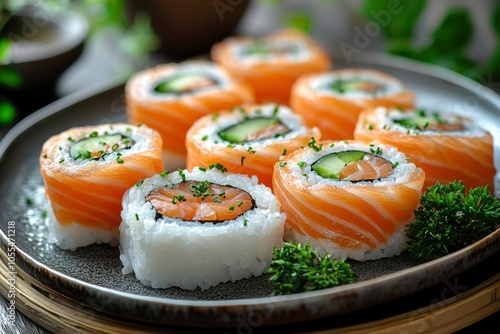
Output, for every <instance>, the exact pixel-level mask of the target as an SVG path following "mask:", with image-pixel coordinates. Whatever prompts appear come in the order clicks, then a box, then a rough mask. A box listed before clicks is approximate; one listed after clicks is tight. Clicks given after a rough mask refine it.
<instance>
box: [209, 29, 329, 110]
mask: <svg viewBox="0 0 500 334" xmlns="http://www.w3.org/2000/svg"><path fill="white" fill-rule="evenodd" d="M262 43H263V45H265V46H266V48H267V49H269V50H270V51H274V52H271V54H270V55H269V56H266V57H261V58H256V57H255V56H254V55H245V54H244V53H241V52H240V53H238V52H235V51H234V50H235V49H237V48H242V47H243V46H245V45H252V44H256V40H255V39H253V38H249V37H230V38H227V39H225V40H223V41H221V42H219V43H216V44H214V46H213V47H212V50H211V57H212V59H213V60H214V61H215V62H216V63H217V64H219V65H221V66H222V67H224V68H225V69H226V70H227V71H228V72H230V73H231V74H232V75H233V76H235V77H237V78H239V79H241V80H243V81H244V82H245V83H247V84H248V85H249V86H251V87H252V90H253V92H254V94H255V99H256V102H258V103H264V102H275V103H280V104H285V105H288V103H289V100H290V90H291V87H292V85H293V84H294V82H295V81H296V80H297V79H298V78H299V77H300V76H302V75H304V74H309V73H320V72H324V71H327V70H329V69H330V68H331V67H332V61H331V57H330V56H329V55H328V53H327V52H326V51H325V50H324V49H323V47H322V46H321V45H319V44H318V43H317V42H316V41H314V40H313V39H311V38H310V37H308V36H307V35H305V34H303V33H301V32H299V31H295V30H283V31H279V32H277V33H274V34H271V35H268V36H266V37H264V38H263V40H262ZM280 43H281V44H285V45H290V44H292V45H293V46H294V47H284V48H283V47H280V46H279V45H280ZM301 49H304V50H302V51H300V50H301ZM295 50H299V51H300V52H303V53H302V54H305V55H306V56H297V57H295V56H294V53H293V52H292V51H295ZM249 57H251V58H250V59H251V61H249V59H248V58H249Z"/></svg>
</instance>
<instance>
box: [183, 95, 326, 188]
mask: <svg viewBox="0 0 500 334" xmlns="http://www.w3.org/2000/svg"><path fill="white" fill-rule="evenodd" d="M312 137H315V138H320V132H319V130H318V129H317V128H308V127H306V126H304V125H303V122H302V119H301V117H300V116H298V115H297V114H295V113H293V111H292V110H291V109H290V108H288V107H286V106H283V105H276V104H250V105H248V104H247V105H243V106H240V107H238V108H233V109H231V110H230V111H224V112H220V113H217V114H213V115H207V116H205V117H202V118H200V119H199V120H198V121H196V122H195V123H194V124H193V126H192V127H191V128H190V129H189V131H188V135H187V137H186V147H187V168H188V169H191V168H193V167H194V166H208V165H211V164H215V163H217V162H220V163H222V164H223V165H224V166H225V167H226V168H227V170H228V171H230V172H233V173H242V174H248V175H255V176H257V177H258V179H259V182H261V183H264V184H265V185H267V186H268V187H271V185H272V181H271V180H272V175H273V167H274V164H275V163H276V162H277V161H278V160H279V157H280V156H282V155H286V154H289V153H291V152H293V151H295V150H296V149H298V148H300V147H303V146H307V144H308V142H309V141H310V140H311V138H312Z"/></svg>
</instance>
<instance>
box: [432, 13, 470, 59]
mask: <svg viewBox="0 0 500 334" xmlns="http://www.w3.org/2000/svg"><path fill="white" fill-rule="evenodd" d="M473 33H474V25H473V24H472V19H471V17H470V14H469V12H468V11H467V10H466V9H465V8H459V7H455V8H450V9H449V10H448V12H447V14H446V16H445V17H444V19H443V21H442V22H441V24H440V25H439V26H438V27H437V28H436V30H435V31H434V34H433V41H432V43H431V44H430V45H429V47H428V48H431V49H433V50H435V52H437V53H440V54H446V53H448V54H454V53H457V52H463V51H464V49H465V47H466V46H467V45H468V44H469V42H470V41H471V39H472V35H473Z"/></svg>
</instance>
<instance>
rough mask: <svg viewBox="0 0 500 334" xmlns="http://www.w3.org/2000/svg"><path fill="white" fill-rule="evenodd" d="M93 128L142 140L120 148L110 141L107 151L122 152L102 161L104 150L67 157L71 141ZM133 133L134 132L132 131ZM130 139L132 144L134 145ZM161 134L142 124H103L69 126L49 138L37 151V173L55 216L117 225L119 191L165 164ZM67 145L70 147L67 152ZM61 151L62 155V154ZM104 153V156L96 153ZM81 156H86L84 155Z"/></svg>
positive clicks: (93, 224) (91, 224)
mask: <svg viewBox="0 0 500 334" xmlns="http://www.w3.org/2000/svg"><path fill="white" fill-rule="evenodd" d="M95 131H98V132H104V131H109V132H110V133H111V132H112V133H122V134H127V135H131V136H132V137H134V138H136V139H138V138H139V139H140V140H141V144H140V145H142V147H143V149H142V150H138V151H136V152H133V153H132V152H128V153H126V150H124V149H125V148H126V147H125V146H120V145H119V144H113V146H114V147H108V146H109V145H107V144H106V145H104V144H105V143H104V142H103V145H102V147H103V150H104V149H105V148H106V147H107V149H109V152H107V153H108V154H109V153H110V152H111V151H119V152H123V154H122V155H121V156H118V155H117V156H116V159H112V160H107V161H104V158H103V156H104V155H103V154H102V153H98V154H96V155H92V154H90V153H91V152H90V151H89V154H88V155H86V156H85V157H83V158H82V157H79V156H77V157H71V156H70V155H69V147H70V145H71V142H70V141H69V139H68V138H71V141H75V142H76V143H79V140H82V139H85V138H88V136H89V134H90V133H93V132H95ZM132 133H133V134H132ZM134 142H137V140H134V141H132V143H130V145H131V146H132V145H133V143H134ZM161 146H162V139H161V137H160V135H159V133H158V132H156V131H155V130H153V129H150V128H148V127H146V126H143V127H136V126H132V125H129V124H105V125H99V126H88V127H79V128H73V129H69V130H67V131H64V132H62V133H60V134H58V135H55V136H53V137H51V138H49V139H48V140H47V141H46V142H45V143H44V144H43V147H42V151H41V153H40V158H39V162H40V173H41V174H42V177H43V180H44V185H45V191H46V194H47V196H48V198H49V200H50V204H51V206H52V210H53V211H54V214H55V217H56V218H57V220H58V222H59V223H60V224H61V225H69V224H72V223H77V224H80V225H82V226H88V227H102V228H105V229H108V230H116V229H117V228H118V226H119V225H120V223H121V217H120V212H121V209H122V197H123V194H124V193H125V191H126V190H127V189H129V188H130V187H132V186H133V185H134V184H136V182H137V180H140V179H144V178H147V177H150V176H152V175H154V174H157V173H160V172H161V171H162V170H163V162H162V151H161ZM66 150H68V152H66ZM62 155H64V156H65V158H61V156H62ZM100 158H102V159H100ZM81 159H85V160H86V161H85V162H84V161H82V160H81Z"/></svg>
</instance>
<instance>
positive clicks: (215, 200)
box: [214, 197, 222, 203]
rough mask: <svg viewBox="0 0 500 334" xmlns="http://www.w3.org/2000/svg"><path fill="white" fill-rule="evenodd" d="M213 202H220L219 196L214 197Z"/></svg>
mask: <svg viewBox="0 0 500 334" xmlns="http://www.w3.org/2000/svg"><path fill="white" fill-rule="evenodd" d="M214 202H216V203H222V200H221V199H220V197H215V198H214Z"/></svg>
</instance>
